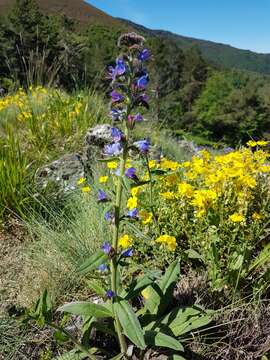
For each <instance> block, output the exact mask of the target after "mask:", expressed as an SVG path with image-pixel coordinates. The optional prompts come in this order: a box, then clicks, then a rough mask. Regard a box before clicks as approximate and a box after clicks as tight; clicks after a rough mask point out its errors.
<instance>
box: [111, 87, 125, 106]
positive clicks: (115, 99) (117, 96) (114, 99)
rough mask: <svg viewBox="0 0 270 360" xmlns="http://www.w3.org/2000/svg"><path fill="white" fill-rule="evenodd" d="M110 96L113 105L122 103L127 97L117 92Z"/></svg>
mask: <svg viewBox="0 0 270 360" xmlns="http://www.w3.org/2000/svg"><path fill="white" fill-rule="evenodd" d="M110 95H111V98H112V102H113V103H116V102H120V101H123V100H124V99H125V97H124V96H123V95H122V94H120V93H119V92H118V91H116V90H113V91H112V92H111V94H110Z"/></svg>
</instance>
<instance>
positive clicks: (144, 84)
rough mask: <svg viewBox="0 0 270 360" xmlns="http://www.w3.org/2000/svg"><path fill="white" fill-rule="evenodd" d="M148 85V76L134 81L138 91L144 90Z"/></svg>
mask: <svg viewBox="0 0 270 360" xmlns="http://www.w3.org/2000/svg"><path fill="white" fill-rule="evenodd" d="M148 83H149V76H148V74H145V75H143V76H141V77H140V78H139V79H137V81H136V85H137V87H138V88H139V89H145V88H146V87H147V85H148Z"/></svg>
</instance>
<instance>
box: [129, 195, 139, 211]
mask: <svg viewBox="0 0 270 360" xmlns="http://www.w3.org/2000/svg"><path fill="white" fill-rule="evenodd" d="M137 205H138V199H137V197H136V196H132V197H130V198H129V199H128V201H127V208H128V209H129V210H132V209H135V208H136V207H137Z"/></svg>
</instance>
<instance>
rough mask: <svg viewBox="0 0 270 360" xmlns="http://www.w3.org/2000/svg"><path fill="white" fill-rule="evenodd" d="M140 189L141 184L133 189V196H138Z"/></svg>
mask: <svg viewBox="0 0 270 360" xmlns="http://www.w3.org/2000/svg"><path fill="white" fill-rule="evenodd" d="M139 191H140V186H135V187H133V188H132V189H131V191H130V192H131V195H132V196H133V197H136V196H137V195H138V193H139Z"/></svg>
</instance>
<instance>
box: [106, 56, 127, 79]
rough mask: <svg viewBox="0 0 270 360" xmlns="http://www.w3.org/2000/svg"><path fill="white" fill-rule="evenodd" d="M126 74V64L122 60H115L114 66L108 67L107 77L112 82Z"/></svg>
mask: <svg viewBox="0 0 270 360" xmlns="http://www.w3.org/2000/svg"><path fill="white" fill-rule="evenodd" d="M125 72H126V64H125V62H124V60H123V59H116V66H115V67H113V66H109V67H108V77H109V78H110V79H112V80H113V81H114V80H115V79H116V77H117V76H122V75H124V73H125Z"/></svg>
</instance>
